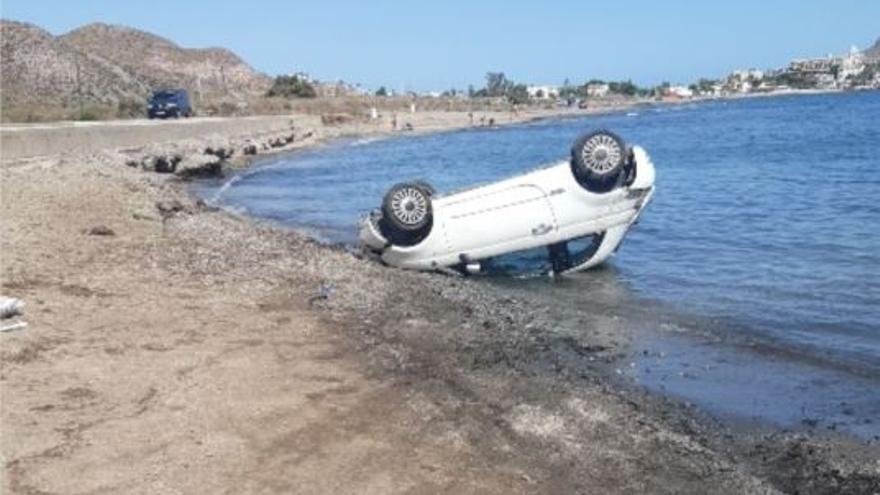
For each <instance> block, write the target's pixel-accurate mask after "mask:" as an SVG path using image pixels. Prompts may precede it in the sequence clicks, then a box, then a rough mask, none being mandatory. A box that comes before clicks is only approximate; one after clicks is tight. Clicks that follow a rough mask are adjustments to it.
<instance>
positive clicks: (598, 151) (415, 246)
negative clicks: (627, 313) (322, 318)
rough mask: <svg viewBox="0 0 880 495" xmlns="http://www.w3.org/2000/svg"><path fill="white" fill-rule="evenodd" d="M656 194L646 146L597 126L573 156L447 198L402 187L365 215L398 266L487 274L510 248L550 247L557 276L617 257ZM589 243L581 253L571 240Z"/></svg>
mask: <svg viewBox="0 0 880 495" xmlns="http://www.w3.org/2000/svg"><path fill="white" fill-rule="evenodd" d="M653 194H654V165H653V164H652V163H651V160H650V158H649V157H648V154H647V153H646V152H645V150H643V149H642V148H641V147H638V146H633V147H628V146H626V144H625V143H624V142H623V140H621V139H620V138H619V137H618V136H617V135H615V134H613V133H611V132H608V131H604V130H602V131H594V132H590V133H587V134H585V135H583V136H581V137H580V138H578V139H577V140H576V141H575V143H574V146H572V150H571V159H570V160H568V161H563V162H560V163H556V164H553V165H550V166H548V167H545V168H541V169H538V170H535V171H532V172H528V173H525V174H523V175H519V176H516V177H513V178H510V179H506V180H502V181H499V182H495V183H492V184H489V185H484V186H479V187H474V188H470V189H467V190H464V191H460V192H456V193H452V194H447V195H441V194H437V193H435V192H434V190H433V188H431V186H429V185H428V184H426V183H424V182H422V181H414V182H405V183H401V184H397V185H394V186H393V187H391V189H390V190H389V191H388V193H387V194H386V195H385V198H384V200H383V202H382V208H381V209H379V210H375V211H373V212H372V213H370V214H369V215H367V216H366V217H364V218H363V219H362V220H361V223H360V226H359V227H360V240H361V242H362V243H363V245H364V247H365V248H366V249H367V250H368V251H371V252H373V253H376V254H377V255H378V256H379V257H381V259H382V261H384V262H385V263H387V264H389V265H393V266H397V267H401V268H410V269H418V270H436V269H448V268H452V269H456V270H458V271H461V272H462V273H475V272H479V271H481V270H482V269H483V268H484V267H485V265H486V262H487V261H488V260H490V259H492V258H494V257H497V256H501V255H504V254H508V253H513V252H517V251H523V250H527V249H532V248H536V247H541V246H546V247H547V249H548V254H549V257H550V261H551V264H552V269H553V271H554V272H555V273H566V272H575V271H579V270H585V269H587V268H590V267H593V266H596V265H598V264H600V263H602V262H604V261H605V260H607V259H608V258H609V257H610V256H611V255H612V254H614V252H615V251H616V250H617V248H618V247H619V246H620V243H621V241H623V237H624V236H625V235H626V232H627V231H628V230H629V228H630V226H631V225H632V224H633V223H635V222H636V220H637V219H638V218H639V215H640V214H641V212H642V210H643V209H644V208H645V206H646V205H647V204H648V202H650V201H651V198H652V196H653ZM581 239H588V240H589V241H590V242H587V243H585V246H586V247H585V248H583V249H580V250H579V251H576V252H571V250H570V249H569V242H570V241H575V240H581Z"/></svg>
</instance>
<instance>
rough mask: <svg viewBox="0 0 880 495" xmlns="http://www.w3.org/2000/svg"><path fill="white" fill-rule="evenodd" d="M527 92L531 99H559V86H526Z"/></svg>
mask: <svg viewBox="0 0 880 495" xmlns="http://www.w3.org/2000/svg"><path fill="white" fill-rule="evenodd" d="M526 91H528V92H529V98H536V99H538V100H549V99H556V98H559V88H558V87H557V86H547V85H543V86H540V85H534V86H526Z"/></svg>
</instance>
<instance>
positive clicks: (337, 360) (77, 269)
mask: <svg viewBox="0 0 880 495" xmlns="http://www.w3.org/2000/svg"><path fill="white" fill-rule="evenodd" d="M597 110H605V109H597ZM563 114H564V115H568V114H572V115H578V114H579V113H576V112H564V113H563ZM552 116H560V112H558V111H549V110H548V111H537V110H533V111H522V112H518V113H517V114H513V113H510V112H505V113H503V114H500V113H499V114H489V113H484V112H481V113H477V114H475V115H474V117H475V119H476V123H477V124H478V123H479V121H480V118H481V117H484V118H485V119H486V120H488V119H490V118H492V119H495V122H496V123H497V124H498V125H503V124H509V123H513V122H523V121H527V120H530V119H536V118H547V117H552ZM398 122H399V127H405V125H406V124H407V123H409V124H411V125H412V127H413V132H436V131H441V130H450V129H457V128H464V127H468V126H469V125H471V120H470V117H469V116H468V114H467V113H458V112H417V113H415V114H405V115H398ZM400 132H405V131H399V130H397V131H394V130H392V129H391V125H390V116H388V115H383V116H382V118H381V119H377V121H341V122H327V121H326V120H325V121H324V122H322V121H321V119H320V118H318V117H317V116H305V115H292V116H291V117H290V127H289V129H287V130H285V131H283V132H281V131H273V132H266V131H261V132H260V133H241V132H239V131H236V133H234V134H223V133H217V132H212V133H211V134H210V135H205V136H199V135H195V134H194V135H190V136H187V137H186V139H181V140H178V141H169V142H163V143H152V144H149V145H144V146H133V147H132V146H128V147H125V148H124V149H119V148H116V149H102V150H89V151H86V152H78V153H62V154H55V155H51V156H39V157H20V158H16V159H9V160H7V159H4V160H3V161H2V164H0V173H2V181H0V202H2V211H3V215H2V220H0V256H2V257H0V264H2V271H0V277H2V295H5V296H11V297H16V298H20V299H22V300H24V301H25V303H26V304H27V306H26V308H25V312H24V315H23V317H22V319H23V320H24V321H26V322H27V323H28V327H27V328H25V329H23V330H18V331H12V332H6V333H3V334H0V366H2V367H0V421H2V423H0V428H2V432H0V435H2V445H0V448H2V458H3V466H4V467H3V471H2V473H3V474H2V477H3V479H2V483H3V487H4V488H3V490H2V491H3V492H4V493H15V494H56V493H57V494H86V493H89V494H97V493H143V494H155V493H167V494H173V493H230V494H231V493H235V494H242V493H360V494H370V493H375V494H388V493H455V494H460V493H499V494H500V493H504V494H508V493H548V494H549V493H554V494H558V493H608V494H615V493H621V494H623V493H627V494H631V493H652V494H657V493H669V494H672V493H700V494H702V493H829V494H830V493H880V461H878V458H880V456H878V446H877V445H876V444H873V445H868V444H865V443H861V442H858V441H855V440H851V439H849V438H846V437H843V436H835V435H833V434H832V433H828V434H825V435H820V434H807V433H803V432H784V431H775V430H773V429H772V428H767V429H758V428H755V427H753V426H752V427H748V428H745V427H743V428H734V427H731V426H729V425H722V424H721V423H719V422H718V421H716V420H714V419H712V418H709V417H707V416H705V415H703V414H701V413H700V412H699V411H695V410H694V409H693V408H690V407H688V406H687V405H686V404H680V403H677V402H674V401H671V400H668V399H665V398H663V397H658V396H654V395H650V394H647V393H645V392H642V391H639V390H632V389H626V388H621V387H617V386H614V385H613V384H612V383H611V381H610V380H608V379H607V378H606V377H605V376H604V375H603V373H602V372H601V370H600V369H599V368H600V367H599V366H598V365H597V366H596V369H595V372H584V371H583V370H584V367H583V366H578V367H573V366H570V363H571V362H572V361H584V360H587V359H589V360H591V361H593V360H595V361H596V362H602V361H606V360H610V359H613V357H614V356H615V354H616V353H617V352H618V351H619V348H620V347H621V346H623V345H625V344H626V340H627V339H628V338H631V336H628V335H618V334H614V333H611V332H608V331H607V328H605V327H603V325H602V324H601V322H598V323H596V324H594V325H592V326H591V327H590V328H588V329H587V330H586V331H585V333H584V335H583V337H582V338H581V339H578V340H572V339H559V338H554V337H551V336H550V335H549V334H548V332H546V331H545V330H546V325H547V322H546V321H544V320H543V319H542V317H541V308H539V307H533V306H530V305H527V304H525V303H524V302H523V301H516V300H511V299H504V298H500V297H498V296H497V295H493V294H491V293H487V292H485V291H482V290H481V289H480V287H478V286H475V285H474V284H472V283H470V282H469V281H468V280H467V279H460V278H454V277H449V276H444V275H438V274H426V273H411V272H403V271H400V270H395V269H391V268H387V267H383V266H380V265H378V264H376V263H375V262H372V261H369V260H366V259H363V258H362V257H361V256H359V255H358V253H354V252H350V251H348V250H346V249H343V248H339V247H330V246H325V245H321V244H318V243H316V242H315V241H313V240H311V239H309V238H307V237H306V236H304V235H303V234H300V233H297V232H291V231H287V230H283V229H279V228H277V227H274V226H271V225H266V224H262V223H260V222H258V221H254V220H250V219H246V218H242V217H238V216H235V215H233V214H230V213H228V212H224V211H218V210H216V209H214V208H211V207H210V206H208V205H205V204H204V203H203V202H201V201H199V200H198V199H197V198H194V197H192V196H191V195H190V194H188V192H187V190H186V186H187V183H188V182H187V180H188V178H189V177H191V176H198V175H199V174H201V173H207V172H211V171H216V169H214V168H212V167H213V166H214V164H215V163H216V161H215V155H216V151H217V149H218V148H223V149H225V150H235V154H234V155H233V156H232V157H231V158H229V159H228V160H226V161H224V162H223V163H221V164H220V165H219V166H220V167H223V168H227V169H228V168H230V167H242V166H247V165H248V163H249V161H250V159H251V158H250V157H243V156H242V153H243V151H244V150H245V148H246V147H248V146H254V147H255V148H254V149H253V151H255V152H256V155H255V156H261V155H263V154H265V153H268V152H280V151H290V150H293V149H296V148H299V147H307V146H314V145H317V144H319V143H322V142H325V141H326V140H328V139H333V138H336V137H341V136H355V135H387V134H389V133H400ZM291 136H292V137H291ZM285 138H289V139H290V140H289V141H285ZM273 142H274V143H275V144H277V146H276V145H275V144H272V143H273ZM206 148H211V153H207V154H206V153H205V151H206ZM221 154H222V153H221ZM168 155H177V156H179V157H180V164H179V165H178V166H177V169H176V173H157V172H156V170H155V169H156V158H157V157H164V156H168ZM187 171H189V172H187ZM400 294H407V296H408V297H406V298H401V297H398V296H399V295H400ZM405 301H416V302H415V303H411V302H405ZM575 369H577V372H575V371H574V370H575Z"/></svg>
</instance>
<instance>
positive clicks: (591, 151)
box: [571, 130, 629, 193]
mask: <svg viewBox="0 0 880 495" xmlns="http://www.w3.org/2000/svg"><path fill="white" fill-rule="evenodd" d="M628 158H629V150H628V149H627V147H626V144H625V143H624V142H623V139H621V138H620V137H619V136H618V135H617V134H614V133H613V132H610V131H606V130H598V131H593V132H589V133H587V134H584V135H583V136H581V137H579V138H578V139H577V140H576V141H575V142H574V145H573V146H572V147H571V171H572V173H573V174H574V176H575V179H577V181H578V183H580V184H581V186H583V187H584V188H586V189H587V190H588V191H591V192H595V193H604V192H608V191H611V190H612V189H614V188H615V187H617V185H618V184H619V183H620V177H621V176H622V175H623V171H624V168H625V167H626V163H627V160H628Z"/></svg>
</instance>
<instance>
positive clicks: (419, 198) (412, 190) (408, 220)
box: [382, 182, 433, 246]
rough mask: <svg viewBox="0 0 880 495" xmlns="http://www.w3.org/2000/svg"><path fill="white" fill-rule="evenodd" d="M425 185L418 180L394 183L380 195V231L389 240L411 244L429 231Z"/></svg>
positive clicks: (429, 203)
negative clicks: (383, 194)
mask: <svg viewBox="0 0 880 495" xmlns="http://www.w3.org/2000/svg"><path fill="white" fill-rule="evenodd" d="M425 186H426V185H425V184H423V183H419V182H402V183H400V184H395V185H393V186H391V189H389V190H388V192H387V193H386V194H385V197H384V198H383V199H382V226H383V229H382V230H384V232H383V235H385V237H386V238H388V240H389V241H391V243H392V244H397V245H403V246H412V245H415V244H418V243H419V242H421V241H422V240H424V238H425V237H427V235H428V233H429V232H430V231H431V224H432V222H433V218H432V216H433V215H432V209H431V190H430V189H428V188H426V187H425ZM429 187H430V186H429Z"/></svg>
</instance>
